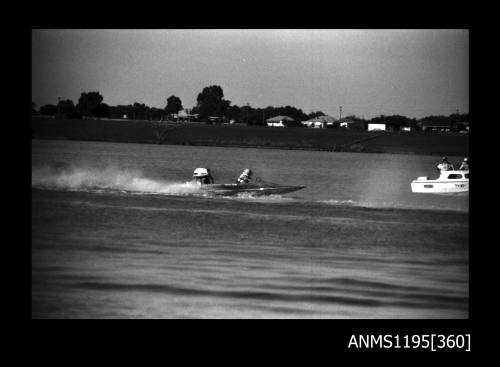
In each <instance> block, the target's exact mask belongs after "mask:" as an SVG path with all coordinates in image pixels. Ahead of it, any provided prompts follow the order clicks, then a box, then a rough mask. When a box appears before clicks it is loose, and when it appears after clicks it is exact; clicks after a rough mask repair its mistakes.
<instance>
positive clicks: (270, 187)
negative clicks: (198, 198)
mask: <svg viewBox="0 0 500 367" xmlns="http://www.w3.org/2000/svg"><path fill="white" fill-rule="evenodd" d="M202 188H203V190H205V191H207V192H209V193H212V194H215V195H222V196H233V195H239V194H250V195H252V196H262V195H280V194H286V193H289V192H294V191H298V190H302V189H304V188H305V186H281V185H275V184H211V185H203V186H202Z"/></svg>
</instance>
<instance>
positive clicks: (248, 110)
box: [32, 85, 469, 127]
mask: <svg viewBox="0 0 500 367" xmlns="http://www.w3.org/2000/svg"><path fill="white" fill-rule="evenodd" d="M103 101H104V98H103V96H102V95H101V94H100V93H99V92H86V93H82V94H81V95H80V98H79V99H78V103H77V104H76V106H75V104H74V103H73V101H71V100H69V99H67V100H62V99H59V101H58V103H57V105H51V104H47V105H44V106H41V107H40V109H39V111H36V105H35V103H34V102H32V113H33V114H37V113H39V114H41V115H64V116H67V117H74V118H81V117H83V116H87V117H96V118H123V117H124V116H127V118H128V119H137V120H153V121H161V120H166V119H169V118H171V116H172V115H173V114H177V113H178V112H179V111H181V110H183V109H184V108H183V106H182V101H181V99H180V98H179V97H177V96H175V95H172V96H170V97H168V98H167V100H166V105H165V107H164V108H156V107H149V106H147V105H145V104H143V103H138V102H135V103H133V104H130V105H118V106H109V105H108V104H106V103H104V102H103ZM196 102H197V105H196V106H195V107H193V108H192V109H191V111H190V113H191V114H198V115H199V120H201V121H208V120H209V118H210V117H212V116H216V117H218V118H220V119H221V120H225V121H231V120H234V121H235V122H237V123H238V122H241V123H247V124H249V125H265V124H266V119H268V118H270V117H274V116H278V115H284V116H288V117H291V118H293V119H295V120H296V121H305V120H308V119H310V118H313V117H317V116H320V115H325V114H324V113H323V112H322V111H315V112H311V113H309V114H306V113H305V112H304V111H302V110H301V109H298V108H296V107H292V106H285V107H272V106H268V107H265V108H253V107H251V106H250V105H245V106H237V105H233V106H231V101H229V100H226V99H224V92H223V90H222V88H221V87H220V86H218V85H212V86H209V87H205V88H203V90H202V91H201V93H199V94H198V96H197V99H196ZM344 119H345V120H351V121H355V122H363V123H365V124H368V123H386V124H389V125H393V126H398V127H400V126H415V125H416V124H417V122H419V121H432V122H441V123H448V124H453V123H456V122H460V121H468V120H469V115H468V114H458V113H455V114H451V115H449V116H427V117H424V118H422V119H419V120H417V119H411V118H408V117H406V116H401V115H391V116H384V115H381V116H377V117H374V118H372V119H369V120H365V119H364V118H360V117H357V116H354V115H351V116H346V117H345V118H344ZM344 119H343V120H344Z"/></svg>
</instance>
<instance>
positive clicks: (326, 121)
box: [302, 115, 339, 128]
mask: <svg viewBox="0 0 500 367" xmlns="http://www.w3.org/2000/svg"><path fill="white" fill-rule="evenodd" d="M302 124H303V125H305V126H307V127H313V128H325V127H336V126H338V125H339V124H338V120H337V119H336V118H335V117H332V116H328V115H323V116H317V117H313V118H312V119H309V120H306V121H302Z"/></svg>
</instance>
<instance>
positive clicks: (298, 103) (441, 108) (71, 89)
mask: <svg viewBox="0 0 500 367" xmlns="http://www.w3.org/2000/svg"><path fill="white" fill-rule="evenodd" d="M31 80H32V100H33V101H34V102H35V103H36V105H37V106H38V107H40V106H42V105H44V104H57V100H58V98H59V97H60V98H62V99H71V100H72V101H73V102H74V103H75V104H76V103H77V102H78V98H79V97H80V94H81V93H82V92H90V91H98V92H100V93H101V95H102V96H103V97H104V101H103V102H105V103H107V104H109V105H119V104H120V105H126V104H133V103H134V102H139V103H145V104H146V105H148V106H150V107H157V108H164V107H165V105H166V100H167V98H168V97H170V96H171V95H176V96H178V97H179V98H180V99H181V100H182V104H183V107H185V108H192V107H194V106H195V105H196V97H197V96H198V94H199V93H200V92H201V91H202V90H203V88H204V87H207V86H210V85H219V86H221V87H222V89H223V91H224V98H225V99H227V100H230V101H231V104H232V105H238V106H243V105H246V104H247V103H248V104H249V105H250V106H252V107H254V108H263V107H267V106H273V107H280V106H286V105H290V106H294V107H297V108H300V109H302V110H303V111H304V112H305V113H310V112H312V111H318V110H320V111H323V112H324V113H326V114H328V115H331V116H334V117H337V118H338V117H339V107H340V106H342V116H347V115H356V116H358V117H364V118H372V117H375V116H380V115H393V114H399V115H404V116H408V117H411V118H421V117H424V116H429V115H449V114H452V113H455V112H456V111H457V110H458V111H459V112H460V113H467V112H469V32H468V30H460V29H456V30H454V29H439V30H424V29H418V30H396V29H388V30H381V29H378V30H369V29H363V30H356V29H341V30H338V29H337V30H335V29H168V30H144V29H141V30H128V29H118V30H111V29H107V30H99V29H92V30H75V29H73V30H60V29H59V30H50V29H44V30H37V29H35V30H32V79H31Z"/></svg>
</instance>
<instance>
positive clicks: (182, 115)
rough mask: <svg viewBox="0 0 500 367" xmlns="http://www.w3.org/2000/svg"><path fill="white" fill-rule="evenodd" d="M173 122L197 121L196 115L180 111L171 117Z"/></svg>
mask: <svg viewBox="0 0 500 367" xmlns="http://www.w3.org/2000/svg"><path fill="white" fill-rule="evenodd" d="M172 117H173V119H174V121H184V122H189V121H197V120H198V114H197V113H194V114H191V113H188V111H187V110H181V111H179V112H178V113H175V114H174V115H173V116H172Z"/></svg>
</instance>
